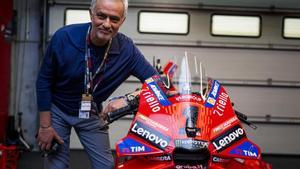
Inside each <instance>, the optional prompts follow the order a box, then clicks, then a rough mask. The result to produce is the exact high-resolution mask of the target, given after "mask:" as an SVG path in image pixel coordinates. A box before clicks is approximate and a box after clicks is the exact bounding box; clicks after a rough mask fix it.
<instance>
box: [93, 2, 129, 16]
mask: <svg viewBox="0 0 300 169" xmlns="http://www.w3.org/2000/svg"><path fill="white" fill-rule="evenodd" d="M121 1H122V3H123V5H124V13H123V16H124V17H126V16H127V11H128V0H121ZM96 3H97V0H92V1H91V6H90V9H91V10H92V9H94V8H95V6H96Z"/></svg>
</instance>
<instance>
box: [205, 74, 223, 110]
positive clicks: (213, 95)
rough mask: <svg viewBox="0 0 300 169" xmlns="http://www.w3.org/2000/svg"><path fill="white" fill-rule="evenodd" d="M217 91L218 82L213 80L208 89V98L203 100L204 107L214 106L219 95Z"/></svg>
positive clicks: (218, 88)
mask: <svg viewBox="0 0 300 169" xmlns="http://www.w3.org/2000/svg"><path fill="white" fill-rule="evenodd" d="M219 92H220V83H219V82H218V81H216V80H214V81H213V86H212V89H211V90H210V92H209V94H208V98H207V100H206V102H205V106H206V107H209V108H213V107H214V105H215V103H216V100H217V98H218V96H219Z"/></svg>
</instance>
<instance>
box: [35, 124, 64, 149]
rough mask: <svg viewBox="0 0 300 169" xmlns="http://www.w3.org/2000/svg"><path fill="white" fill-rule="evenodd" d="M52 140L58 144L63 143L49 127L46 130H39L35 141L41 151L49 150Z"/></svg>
mask: <svg viewBox="0 0 300 169" xmlns="http://www.w3.org/2000/svg"><path fill="white" fill-rule="evenodd" d="M53 139H55V140H56V141H57V142H58V143H59V144H63V143H64V141H63V140H62V139H61V138H60V137H59V135H58V134H57V133H56V131H55V130H54V129H53V128H52V127H51V126H49V127H47V128H42V127H40V128H39V131H38V137H37V141H38V145H39V146H40V149H41V150H43V151H44V150H46V151H47V150H50V148H51V145H52V140H53Z"/></svg>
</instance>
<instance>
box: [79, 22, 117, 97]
mask: <svg viewBox="0 0 300 169" xmlns="http://www.w3.org/2000/svg"><path fill="white" fill-rule="evenodd" d="M90 31H91V26H90V27H89V28H88V31H87V33H86V46H85V62H86V70H85V76H84V91H85V94H89V93H90V91H91V93H92V92H94V91H95V90H96V88H97V87H98V85H99V83H100V81H101V78H99V80H98V82H97V83H96V84H95V85H94V84H93V80H94V79H95V77H96V76H97V75H98V74H99V73H100V71H101V69H102V67H103V66H104V64H105V62H106V59H107V56H108V51H109V49H110V47H111V42H112V39H110V40H109V42H108V45H107V48H106V50H105V53H104V57H103V60H102V62H101V64H100V66H99V67H98V69H97V70H96V72H95V74H94V75H93V72H92V56H91V46H90V43H91V41H90V38H89V35H90Z"/></svg>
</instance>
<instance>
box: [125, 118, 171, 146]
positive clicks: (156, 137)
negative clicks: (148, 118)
mask: <svg viewBox="0 0 300 169" xmlns="http://www.w3.org/2000/svg"><path fill="white" fill-rule="evenodd" d="M130 132H131V133H133V134H135V135H136V136H138V137H140V138H142V139H145V140H146V141H147V142H149V143H150V144H152V145H154V146H155V147H157V148H159V149H162V150H164V149H165V148H166V147H167V146H168V145H169V143H170V138H169V137H167V136H165V135H163V134H162V133H160V132H158V131H156V130H154V129H152V128H151V127H148V126H147V125H144V124H143V123H141V122H139V121H136V122H135V123H134V124H133V126H132V128H131V129H130Z"/></svg>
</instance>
